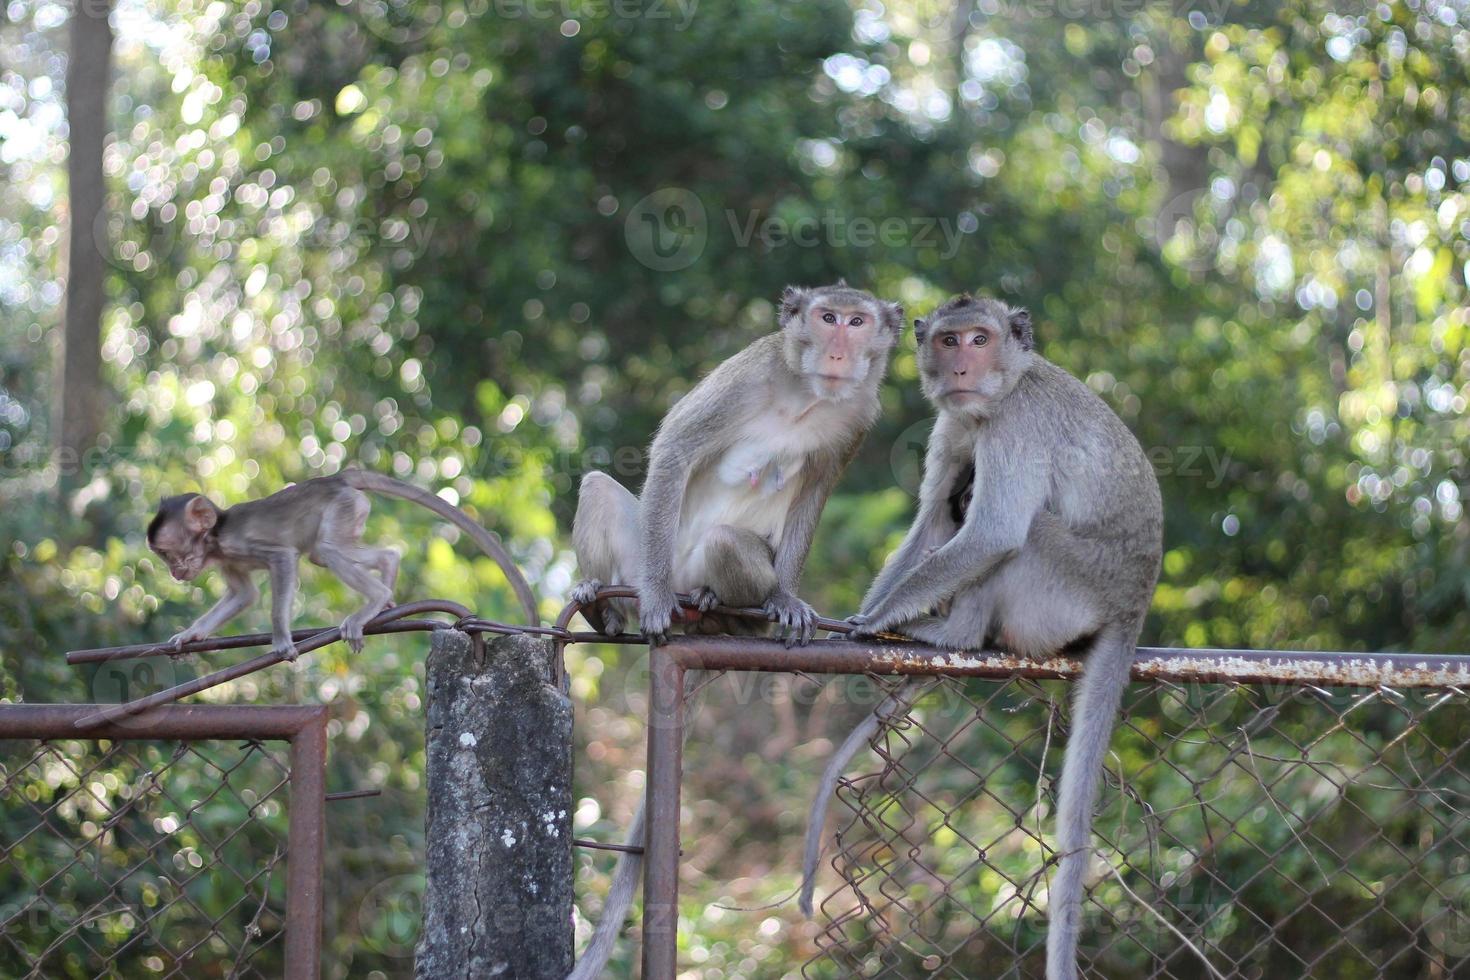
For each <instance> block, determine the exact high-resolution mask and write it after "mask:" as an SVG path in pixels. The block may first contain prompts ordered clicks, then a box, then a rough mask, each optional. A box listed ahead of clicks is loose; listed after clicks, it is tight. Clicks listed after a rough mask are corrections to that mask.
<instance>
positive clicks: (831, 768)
mask: <svg viewBox="0 0 1470 980" xmlns="http://www.w3.org/2000/svg"><path fill="white" fill-rule="evenodd" d="M918 682H919V679H918V678H917V677H910V678H908V679H907V680H905V681H904V682H903V684H901V685H900V686H899V687H898V689H897V690H896V691H894V692H893V693H892V694H890V695H888V697H887V698H885V699H884V700H883V701H882V702H881V703H880V704H879V705H878V706H877V707H876V708H874V709H873V711H872V713H871V714H869V715H868V716H867V717H866V718H864V719H863V720H862V721H861V722H859V723H858V725H857V727H856V728H854V729H853V730H852V732H851V733H850V734H849V735H848V736H847V738H846V739H845V740H844V741H843V743H842V744H841V745H840V746H838V748H837V751H836V752H834V753H833V754H832V758H831V760H830V761H828V763H827V768H826V769H824V770H822V782H821V785H819V786H818V787H817V793H816V795H815V796H814V797H812V807H811V811H810V812H809V813H808V814H807V818H806V849H805V851H804V852H803V854H802V859H801V897H800V898H799V899H798V900H797V905H798V906H799V907H800V908H801V914H802V915H804V916H806V917H807V918H808V919H810V918H811V917H812V893H813V892H814V891H815V890H816V887H817V862H818V861H820V860H821V859H822V828H823V827H825V826H826V824H827V807H828V806H829V805H830V804H831V802H832V796H833V794H835V793H836V792H837V781H838V780H839V779H841V778H842V774H843V773H844V772H846V771H847V764H848V763H849V762H851V761H852V757H853V756H855V755H857V754H858V752H860V751H861V750H862V747H863V746H864V745H867V744H868V740H869V739H871V738H872V737H873V733H874V732H876V731H877V730H878V726H879V725H881V724H883V723H884V722H885V721H887V720H888V719H889V718H890V717H891V716H892V714H893V711H894V709H895V708H897V707H898V706H899V705H900V704H902V703H903V702H905V701H906V700H907V695H908V693H909V691H910V690H912V689H913V687H914V686H915V685H916V684H918Z"/></svg>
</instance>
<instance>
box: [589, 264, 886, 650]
mask: <svg viewBox="0 0 1470 980" xmlns="http://www.w3.org/2000/svg"><path fill="white" fill-rule="evenodd" d="M778 319H779V323H780V327H781V329H780V330H779V331H777V332H776V333H772V334H768V335H767V336H765V337H762V338H760V339H759V340H757V341H756V342H755V343H753V344H751V345H750V346H749V347H747V348H745V349H744V350H743V351H741V352H740V353H738V354H736V355H735V356H733V357H731V358H729V359H728V360H726V361H725V362H724V363H723V364H721V365H720V366H719V367H717V368H715V370H714V371H713V372H711V373H710V374H709V375H708V376H707V377H706V378H704V380H702V381H701V382H700V383H699V384H698V385H696V386H695V387H694V390H693V391H691V392H689V394H687V395H685V396H684V397H683V398H681V399H679V401H678V403H677V404H675V405H674V407H673V408H672V409H670V410H669V413H668V415H666V416H665V417H664V420H663V422H662V424H660V425H659V429H658V434H657V435H656V436H655V437H654V440H653V446H652V448H651V449H650V451H649V465H648V477H647V479H646V480H645V481H644V484H643V493H642V495H641V496H640V497H635V496H633V494H631V493H629V492H628V491H627V490H626V489H624V488H623V487H622V486H621V485H620V484H618V483H617V482H616V481H614V480H613V479H612V478H611V477H609V476H607V475H606V474H603V473H598V472H593V473H589V474H587V476H586V477H585V478H584V479H583V480H582V491H581V497H580V499H579V500H578V502H577V516H576V519H575V521H574V523H573V526H572V542H573V546H574V548H575V550H576V553H577V563H578V565H579V566H580V568H581V571H582V574H583V576H584V580H583V581H582V582H580V583H579V584H578V585H577V587H576V588H575V589H574V590H573V592H572V598H573V599H574V600H575V601H577V602H579V603H581V604H583V614H584V615H585V616H586V617H587V618H588V621H589V622H591V623H592V625H593V626H594V627H595V628H597V629H598V630H600V631H601V632H603V633H606V634H608V635H612V634H615V633H618V632H620V631H621V629H622V627H623V624H624V623H625V622H626V619H627V614H628V612H630V611H631V610H630V608H629V606H628V603H627V602H626V600H610V601H607V600H605V601H603V602H598V603H594V597H595V596H596V593H597V590H598V588H600V587H601V586H602V585H603V584H605V583H609V582H628V583H632V584H634V585H636V586H637V588H638V621H639V627H640V628H641V630H642V631H643V634H644V635H645V636H647V637H648V638H649V639H650V640H651V641H653V642H655V643H661V642H663V641H664V640H666V639H667V638H668V633H669V628H670V626H671V625H672V623H673V621H674V619H675V617H677V616H679V615H681V614H680V610H679V605H678V602H677V600H676V599H675V598H674V593H675V592H685V591H687V592H691V593H693V596H694V599H695V601H696V602H697V603H698V605H699V606H700V609H701V610H702V611H707V610H708V609H709V608H710V607H712V606H715V605H719V604H723V605H727V606H761V607H762V608H763V609H764V610H765V612H766V614H767V615H769V616H772V617H774V618H775V620H776V622H777V623H778V624H779V626H780V628H781V631H782V634H783V635H784V636H785V637H786V638H787V639H788V640H795V641H799V642H803V643H804V642H806V641H808V640H810V639H811V637H812V634H813V632H814V631H815V628H816V614H815V612H813V610H812V608H811V606H809V605H807V604H806V603H805V602H803V601H802V600H801V599H800V598H798V597H797V595H796V588H797V584H798V581H799V579H800V578H801V569H802V566H803V565H804V564H805V562H806V556H807V552H808V551H809V550H810V549H811V543H812V534H813V532H815V530H816V527H817V518H818V517H819V516H820V515H821V512H822V508H823V507H824V506H825V505H826V502H827V497H828V496H829V495H830V494H831V492H832V487H833V486H834V485H835V484H836V482H837V478H838V477H839V476H841V474H842V471H843V470H844V469H845V468H846V467H847V464H848V462H849V461H850V460H851V459H852V457H853V455H854V454H855V453H856V452H857V449H858V446H859V445H860V444H861V442H862V440H863V436H865V435H866V434H867V432H868V430H869V429H870V428H872V426H873V423H874V422H875V421H876V420H877V418H878V411H879V403H878V385H879V383H880V382H881V381H882V380H883V375H884V373H885V372H886V370H887V367H888V355H889V353H890V352H891V351H892V350H893V347H894V345H895V344H896V343H897V341H898V335H899V333H900V332H901V330H902V325H903V310H902V308H901V307H899V306H898V304H896V303H887V302H884V301H882V300H879V299H876V298H874V297H873V296H872V295H871V294H870V293H867V292H865V291H863V290H861V289H853V288H852V287H850V286H848V285H847V284H846V283H845V282H841V281H839V282H838V283H837V284H836V285H833V286H823V287H818V288H814V289H798V288H796V287H793V286H788V287H787V288H786V291H785V292H784V293H783V294H782V296H781V305H780V311H779V313H778Z"/></svg>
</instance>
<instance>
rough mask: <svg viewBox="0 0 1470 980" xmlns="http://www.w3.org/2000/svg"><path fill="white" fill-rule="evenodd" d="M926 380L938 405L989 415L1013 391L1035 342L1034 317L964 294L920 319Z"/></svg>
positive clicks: (916, 323) (917, 328)
mask: <svg viewBox="0 0 1470 980" xmlns="http://www.w3.org/2000/svg"><path fill="white" fill-rule="evenodd" d="M914 337H915V339H916V340H917V341H918V361H919V375H920V382H921V384H922V386H923V389H924V394H925V396H926V397H927V398H928V399H929V401H930V402H932V403H933V404H934V405H935V407H937V408H939V409H941V410H951V411H956V412H960V413H962V414H966V415H971V416H976V417H979V416H983V415H985V414H986V413H987V411H988V409H989V406H990V405H991V404H993V403H994V402H995V401H996V400H997V399H999V398H1001V397H1002V396H1004V394H1005V393H1006V392H1007V391H1009V390H1010V385H1011V382H1012V379H1013V378H1014V377H1015V376H1016V375H1017V374H1018V373H1019V372H1020V371H1021V370H1024V368H1025V366H1026V363H1027V360H1028V355H1029V352H1030V350H1031V347H1032V339H1031V317H1030V315H1029V314H1028V313H1027V312H1026V311H1025V310H1012V309H1011V308H1009V307H1007V306H1006V305H1005V304H1004V303H1000V302H997V301H996V300H990V299H983V300H976V299H972V298H971V297H970V296H968V295H965V296H960V297H957V298H956V299H953V300H950V301H949V302H948V303H946V304H944V305H943V306H941V307H940V308H939V309H938V310H936V311H934V313H933V314H931V315H930V316H929V318H928V320H927V321H926V320H916V321H914Z"/></svg>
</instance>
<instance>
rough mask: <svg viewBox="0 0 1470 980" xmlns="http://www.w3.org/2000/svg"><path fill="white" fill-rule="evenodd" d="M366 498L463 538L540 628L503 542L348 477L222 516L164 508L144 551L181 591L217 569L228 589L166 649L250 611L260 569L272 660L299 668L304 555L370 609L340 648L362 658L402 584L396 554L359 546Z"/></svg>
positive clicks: (205, 505)
mask: <svg viewBox="0 0 1470 980" xmlns="http://www.w3.org/2000/svg"><path fill="white" fill-rule="evenodd" d="M364 490H366V491H369V492H371V493H376V494H381V495H383V496H387V497H399V498H401V499H403V500H410V501H412V502H413V503H416V504H418V505H419V506H420V507H424V508H427V509H428V510H431V511H433V512H434V513H435V514H437V515H439V516H440V517H442V518H444V519H445V520H447V521H449V523H451V524H453V525H454V526H455V527H458V528H459V529H460V530H461V531H464V532H465V533H466V534H468V535H469V536H470V537H471V538H472V539H473V540H474V542H475V543H476V544H477V545H479V546H480V548H481V550H483V551H484V552H485V553H486V554H487V555H489V556H490V557H491V558H493V559H494V560H495V563H496V564H497V565H499V566H500V570H501V571H502V572H504V573H505V577H506V579H508V580H509V581H510V584H511V588H512V589H514V590H515V593H516V598H518V599H519V600H520V602H521V606H522V608H523V609H524V610H525V612H526V615H527V617H529V620H530V621H531V622H535V621H536V598H535V596H534V595H533V594H532V592H531V588H530V586H529V585H527V584H526V580H525V579H524V578H523V577H522V576H521V573H520V570H519V569H517V568H516V566H515V563H514V562H512V561H511V560H510V556H509V555H507V554H506V553H505V549H504V548H502V547H501V546H500V542H498V541H496V540H495V538H494V536H493V535H491V533H490V532H489V531H487V530H485V529H484V528H483V527H481V526H480V525H478V524H476V523H475V522H474V521H472V520H471V519H470V518H469V516H468V515H466V514H465V513H464V511H462V510H460V509H459V508H458V507H455V506H453V505H452V504H450V503H448V502H447V501H445V500H442V499H440V498H439V497H436V496H434V495H433V494H432V493H429V492H428V491H427V490H421V489H419V488H418V487H416V486H413V485H412V484H408V483H403V482H401V481H399V480H395V479H393V478H392V477H387V476H383V475H381V474H378V473H369V472H366V471H363V470H345V471H343V472H342V473H339V474H337V475H335V476H325V477H319V478H317V479H314V480H304V481H302V482H301V483H298V484H296V485H294V486H290V487H287V488H286V489H284V490H281V491H279V492H277V493H273V494H271V495H270V496H269V497H263V498H261V499H260V500H250V501H246V502H245V503H242V504H236V505H235V506H233V507H228V508H220V507H218V506H216V505H215V503H214V502H213V501H212V500H210V499H209V498H208V497H205V496H203V495H202V494H197V493H185V494H179V495H178V496H174V497H168V498H166V499H165V500H164V501H163V503H162V504H161V505H160V506H159V508H158V513H157V515H155V516H154V518H153V521H152V523H150V524H149V525H148V547H150V548H152V549H153V551H154V552H155V553H156V554H157V555H158V556H159V557H160V558H162V559H163V560H164V562H165V563H166V564H167V565H168V568H169V572H170V573H171V574H172V575H173V577H174V578H175V579H177V580H179V581H180V582H188V581H192V580H193V579H195V578H197V577H198V575H199V573H200V572H202V571H204V569H205V568H207V567H209V566H210V565H218V566H219V568H220V571H221V572H223V573H224V577H225V584H226V586H227V591H226V592H225V595H224V597H223V598H222V599H220V601H219V602H218V603H216V604H215V605H214V606H213V607H212V608H211V609H209V611H207V612H206V613H204V615H202V616H200V617H199V618H198V619H197V620H195V621H194V622H193V623H191V624H190V625H189V626H188V627H187V628H185V629H184V630H182V631H180V632H179V633H176V634H174V636H173V637H172V638H171V640H170V642H171V643H173V644H174V646H175V647H182V646H183V645H184V644H185V643H188V642H190V641H192V640H200V639H203V638H205V637H207V636H209V635H210V634H211V633H213V632H214V631H215V630H217V629H219V628H220V627H221V626H223V625H224V624H225V623H226V622H228V621H229V620H231V619H233V618H235V617H236V616H238V615H239V614H240V613H242V612H244V611H245V610H247V609H249V608H250V607H251V606H253V605H255V603H256V600H258V599H259V598H260V592H259V590H257V589H256V587H255V583H254V582H252V581H251V580H250V575H251V572H254V571H257V570H259V569H262V568H263V569H266V570H267V571H268V572H269V573H270V583H271V642H272V644H273V650H272V652H273V653H276V654H277V655H279V656H281V657H282V658H284V659H286V660H295V659H296V645H295V643H293V642H292V640H291V604H292V601H293V600H294V599H295V597H296V566H297V563H298V562H299V561H300V559H301V556H302V555H305V556H306V557H307V558H309V559H310V560H311V561H312V562H313V563H314V564H317V565H321V566H322V567H324V568H326V569H328V570H329V571H331V572H332V573H333V574H334V575H336V576H337V578H338V579H340V580H341V581H342V583H343V584H344V585H346V586H347V587H348V588H351V589H352V590H354V591H355V592H357V593H359V594H360V595H362V596H363V598H364V599H365V600H366V601H365V602H364V603H363V604H362V606H361V607H360V608H359V609H358V610H357V611H355V612H354V613H352V614H351V615H350V616H348V617H347V618H346V619H345V620H344V621H343V623H342V639H344V640H346V641H347V645H348V646H349V647H351V648H352V650H353V652H357V651H360V650H361V649H362V628H363V627H364V626H365V625H367V623H368V621H369V620H371V619H372V618H373V617H374V616H376V615H377V614H378V613H380V612H382V611H383V610H384V609H386V608H388V607H389V606H391V605H392V604H393V584H394V582H395V581H396V580H397V578H398V553H397V552H396V551H394V550H393V549H392V548H370V547H367V546H365V545H363V544H362V540H361V538H362V531H363V527H364V525H365V524H366V522H367V516H368V511H369V510H370V509H371V503H370V502H369V500H368V497H367V494H366V493H364V492H363V491H364ZM374 573H376V574H374Z"/></svg>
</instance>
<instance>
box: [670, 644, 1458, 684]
mask: <svg viewBox="0 0 1470 980" xmlns="http://www.w3.org/2000/svg"><path fill="white" fill-rule="evenodd" d="M668 649H669V654H670V655H671V656H672V657H673V658H674V660H675V661H676V662H677V663H678V664H679V666H680V667H683V668H685V669H694V668H698V669H705V670H753V671H781V672H791V671H802V672H805V673H812V674H923V675H939V674H943V675H946V676H954V677H989V678H997V679H1000V678H1008V677H1030V678H1037V679H1054V678H1064V679H1065V678H1076V677H1079V676H1080V675H1081V673H1082V668H1083V665H1084V664H1085V663H1086V657H1084V656H1071V655H1057V656H1052V657H1046V658H1043V659H1035V658H1030V657H1020V656H1015V655H1013V654H1008V653H1001V652H997V651H987V652H976V653H957V652H954V651H949V650H939V649H936V648H934V647H928V646H923V645H921V644H918V643H855V642H852V641H850V640H817V641H814V642H812V643H811V644H809V645H808V646H804V647H795V648H791V649H788V648H786V647H785V646H783V645H781V644H780V643H779V642H776V641H774V640H765V639H759V638H751V637H731V636H686V637H679V638H677V639H675V640H673V641H671V642H670V643H669V647H668ZM1133 678H1134V679H1135V680H1168V681H1203V682H1225V681H1233V682H1239V683H1252V684H1271V683H1276V684H1320V685H1343V686H1350V687H1376V686H1379V685H1383V686H1387V687H1401V688H1414V687H1457V686H1470V656H1465V655H1462V654H1443V653H1354V652H1312V651H1300V652H1299V651H1293V650H1231V649H1223V648H1204V649H1188V648H1183V647H1139V648H1138V653H1137V656H1136V657H1135V659H1134V664H1133Z"/></svg>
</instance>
